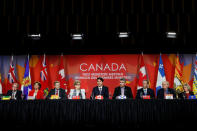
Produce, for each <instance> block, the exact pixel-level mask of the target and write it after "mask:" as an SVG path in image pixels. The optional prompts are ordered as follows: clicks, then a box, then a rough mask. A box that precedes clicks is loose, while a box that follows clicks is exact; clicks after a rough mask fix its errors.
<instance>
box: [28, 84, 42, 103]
mask: <svg viewBox="0 0 197 131" xmlns="http://www.w3.org/2000/svg"><path fill="white" fill-rule="evenodd" d="M40 88H41V84H40V82H35V83H34V89H33V90H31V91H30V92H29V95H28V96H31V97H32V96H33V97H34V98H35V99H36V100H38V99H44V93H43V91H42V90H40Z"/></svg>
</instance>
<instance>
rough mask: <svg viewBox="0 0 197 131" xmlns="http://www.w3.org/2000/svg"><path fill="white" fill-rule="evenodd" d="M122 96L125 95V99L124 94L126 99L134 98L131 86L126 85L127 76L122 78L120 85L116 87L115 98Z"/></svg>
mask: <svg viewBox="0 0 197 131" xmlns="http://www.w3.org/2000/svg"><path fill="white" fill-rule="evenodd" d="M121 96H122V97H123V99H125V98H124V96H126V99H132V98H133V94H132V91H131V88H130V87H128V86H126V79H125V78H121V79H120V86H119V87H116V88H115V90H114V95H113V99H120V98H119V97H121Z"/></svg>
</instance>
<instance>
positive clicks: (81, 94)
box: [69, 80, 86, 99]
mask: <svg viewBox="0 0 197 131" xmlns="http://www.w3.org/2000/svg"><path fill="white" fill-rule="evenodd" d="M74 87H75V89H71V90H70V94H69V99H85V98H86V96H85V90H84V89H81V82H80V81H78V80H76V81H75V82H74Z"/></svg>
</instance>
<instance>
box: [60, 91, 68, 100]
mask: <svg viewBox="0 0 197 131" xmlns="http://www.w3.org/2000/svg"><path fill="white" fill-rule="evenodd" d="M61 94H62V95H61V99H63V100H65V99H67V95H66V92H65V90H64V89H62V90H61Z"/></svg>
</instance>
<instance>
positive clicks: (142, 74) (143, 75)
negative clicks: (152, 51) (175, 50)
mask: <svg viewBox="0 0 197 131" xmlns="http://www.w3.org/2000/svg"><path fill="white" fill-rule="evenodd" d="M140 61H141V62H140V67H139V72H138V77H139V78H138V84H137V89H140V88H142V82H143V80H148V74H147V71H146V67H145V64H144V60H143V54H142V55H141V58H140ZM163 81H166V75H165V70H164V65H163V61H162V55H161V54H160V58H159V68H158V73H157V82H156V95H157V91H158V90H159V89H161V88H162V82H163ZM183 84H184V83H183V63H181V62H180V58H179V55H177V56H176V65H175V73H174V86H175V88H176V89H178V88H179V89H180V88H181V87H182V86H183ZM193 92H194V94H195V95H196V94H197V55H196V58H195V69H194V80H193Z"/></svg>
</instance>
